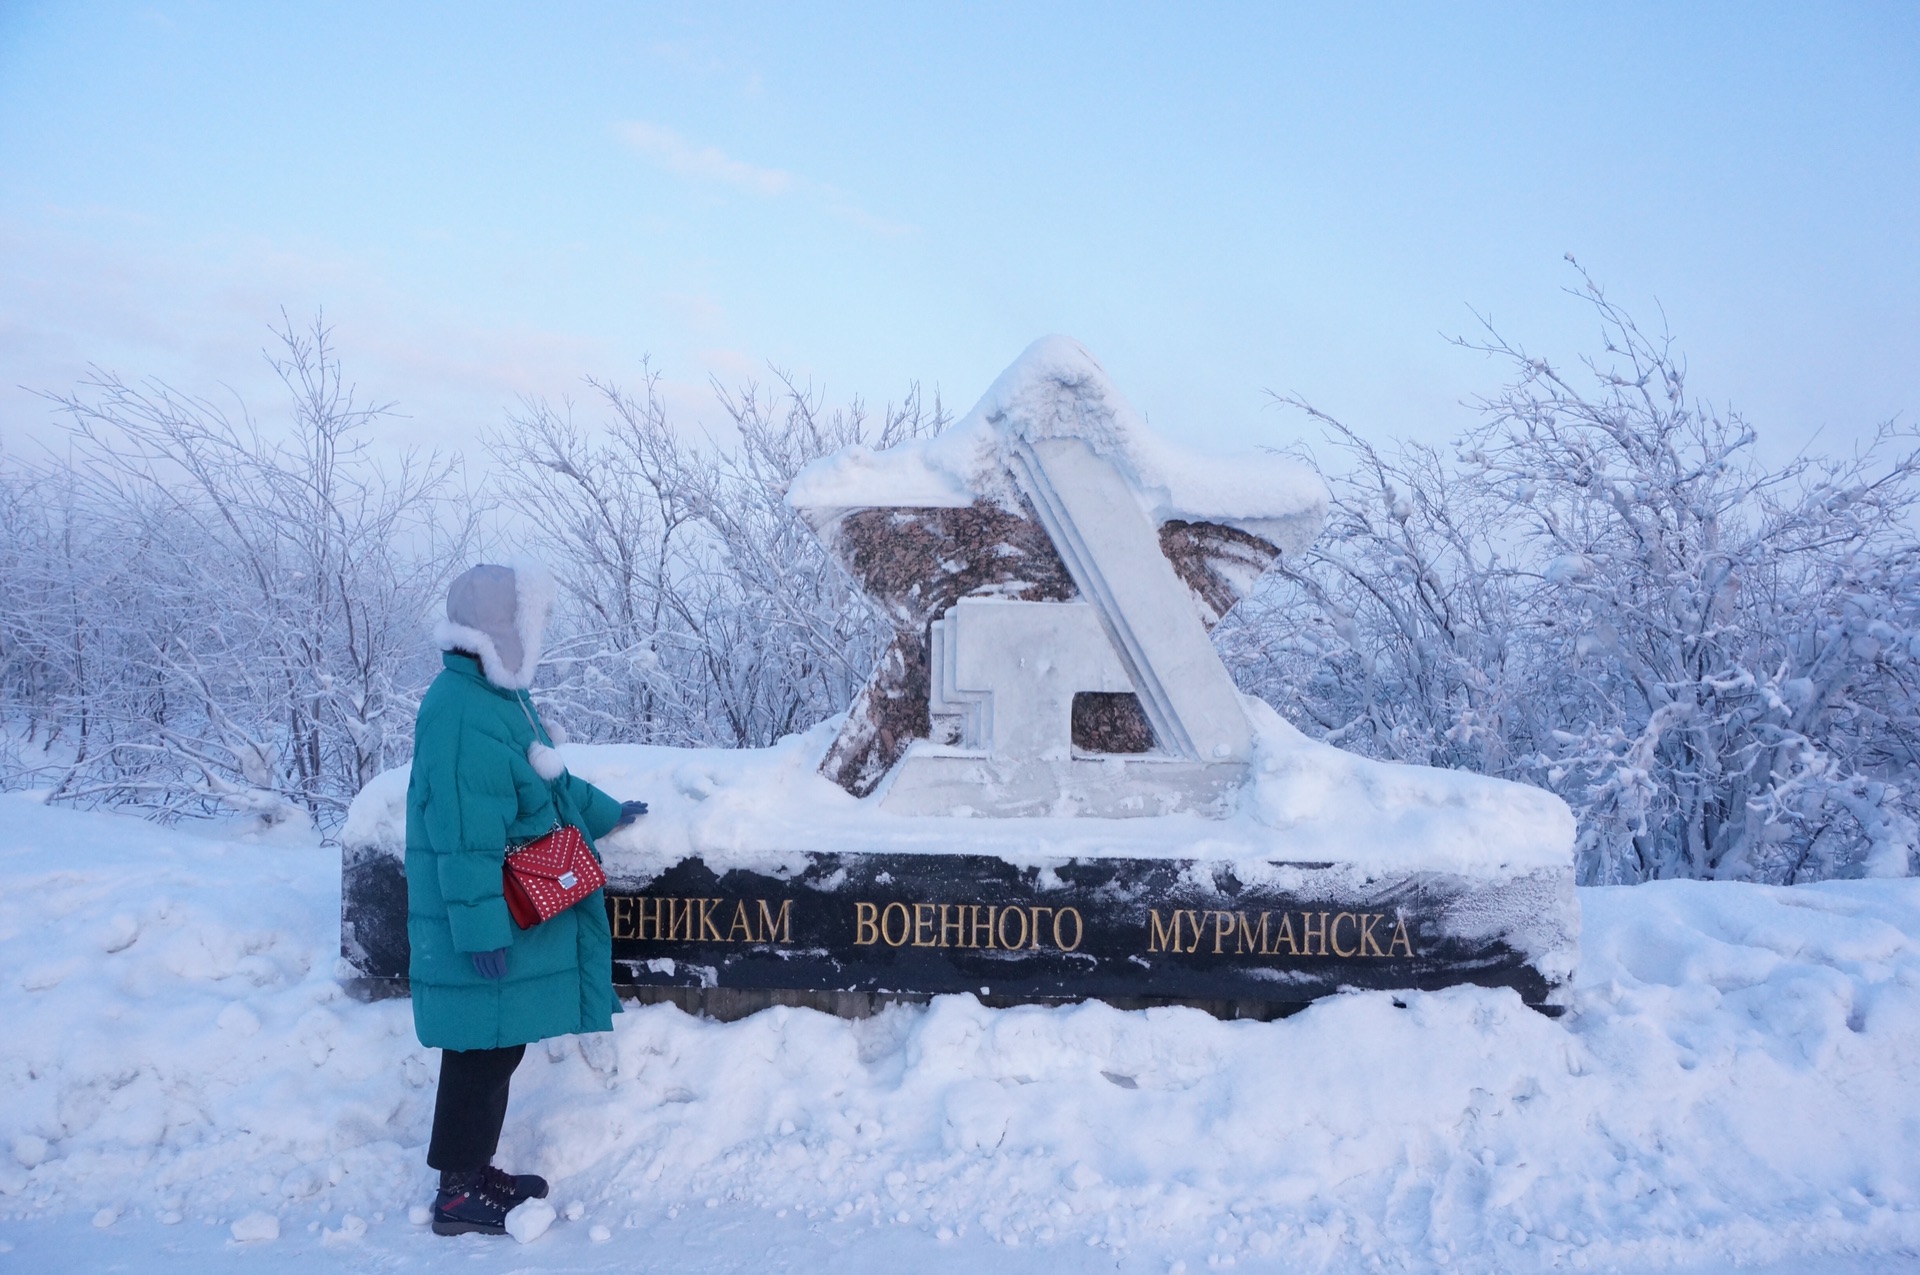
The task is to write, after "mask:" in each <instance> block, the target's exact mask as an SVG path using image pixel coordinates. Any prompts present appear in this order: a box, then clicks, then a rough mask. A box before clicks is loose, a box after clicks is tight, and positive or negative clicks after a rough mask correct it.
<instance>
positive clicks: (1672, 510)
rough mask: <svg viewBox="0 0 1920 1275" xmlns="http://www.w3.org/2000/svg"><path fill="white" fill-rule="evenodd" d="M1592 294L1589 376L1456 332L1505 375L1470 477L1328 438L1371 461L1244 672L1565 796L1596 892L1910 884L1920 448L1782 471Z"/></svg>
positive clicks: (1265, 609)
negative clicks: (1847, 881)
mask: <svg viewBox="0 0 1920 1275" xmlns="http://www.w3.org/2000/svg"><path fill="white" fill-rule="evenodd" d="M1581 280H1582V286H1581V287H1580V289H1579V290H1578V295H1580V296H1582V297H1583V298H1584V299H1585V301H1586V302H1587V304H1589V305H1590V306H1591V307H1592V310H1593V313H1594V314H1595V316H1596V317H1597V318H1598V319H1599V322H1600V325H1601V331H1602V341H1601V352H1600V353H1599V354H1598V355H1597V356H1594V357H1592V358H1588V359H1586V360H1583V362H1582V364H1581V366H1580V370H1579V371H1578V372H1577V373H1571V372H1566V371H1563V370H1562V369H1559V368H1556V367H1554V366H1553V365H1552V364H1550V363H1549V362H1547V361H1546V360H1544V359H1540V358H1537V357H1535V356H1533V355H1531V354H1529V353H1528V352H1527V351H1526V350H1525V349H1524V348H1522V347H1520V346H1518V345H1516V344H1513V343H1511V342H1509V341H1507V340H1506V339H1505V338H1503V337H1501V336H1500V335H1499V334H1498V333H1497V332H1495V331H1493V330H1492V329H1491V328H1488V329H1487V331H1486V332H1485V333H1484V335H1483V336H1482V337H1480V338H1478V339H1475V340H1472V341H1463V342H1462V344H1464V345H1467V346H1468V347H1469V348H1472V349H1476V350H1479V351H1482V352H1485V353H1487V354H1491V355H1494V356H1497V357H1499V358H1501V359H1503V360H1505V361H1506V362H1507V363H1508V364H1509V366H1510V367H1511V368H1512V369H1513V379H1512V381H1511V383H1510V384H1509V385H1508V386H1507V387H1506V388H1505V389H1503V390H1502V391H1501V392H1499V393H1498V394H1495V395H1493V396H1491V397H1488V398H1486V399H1484V400H1483V401H1482V402H1481V403H1480V405H1479V406H1480V409H1481V412H1482V421H1481V423H1480V425H1479V426H1478V427H1477V428H1475V429H1474V430H1472V431H1471V432H1470V433H1469V434H1468V435H1467V436H1466V437H1465V438H1464V439H1463V440H1462V441H1461V442H1460V443H1459V444H1458V447H1457V454H1456V456H1455V457H1454V458H1452V459H1446V458H1443V456H1442V455H1441V454H1440V453H1439V452H1438V451H1436V450H1434V449H1431V448H1424V447H1420V446H1414V445H1403V446H1401V447H1399V448H1397V449H1393V450H1392V451H1391V452H1390V453H1388V454H1385V455H1383V454H1382V453H1380V452H1378V451H1376V450H1375V449H1373V448H1372V447H1370V446H1368V445H1366V444H1365V443H1363V442H1361V441H1360V440H1359V439H1357V438H1356V437H1355V436H1354V435H1353V434H1352V433H1351V432H1350V431H1345V430H1342V429H1339V428H1338V427H1337V426H1336V427H1335V430H1334V436H1335V439H1336V441H1337V442H1338V443H1339V444H1340V446H1341V448H1342V449H1343V450H1344V451H1345V452H1346V454H1347V455H1348V456H1349V457H1351V458H1352V460H1353V462H1354V463H1353V465H1352V468H1351V470H1350V472H1349V473H1347V474H1346V475H1345V476H1342V477H1338V478H1336V479H1335V483H1334V487H1335V497H1336V509H1335V514H1334V517H1333V519H1332V521H1331V523H1330V525H1329V528H1328V532H1327V534H1326V535H1325V536H1324V537H1323V538H1322V541H1321V543H1320V544H1319V545H1318V546H1316V547H1315V549H1314V551H1313V552H1311V553H1310V554H1309V555H1307V556H1306V557H1304V558H1303V559H1302V561H1301V562H1300V563H1298V564H1295V565H1294V566H1292V567H1291V568H1290V569H1289V570H1288V571H1286V572H1285V573H1284V574H1283V575H1282V576H1281V577H1280V578H1279V579H1278V580H1277V581H1276V582H1275V584H1274V587H1273V588H1272V589H1271V590H1269V591H1268V593H1267V594H1266V595H1264V597H1263V599H1262V600H1261V601H1262V602H1263V603H1264V605H1259V606H1255V607H1252V608H1249V609H1248V613H1247V615H1246V616H1245V617H1244V618H1243V619H1242V620H1241V622H1240V625H1239V627H1238V629H1237V630H1236V631H1234V632H1232V633H1231V634H1229V635H1228V640H1229V641H1230V642H1231V643H1232V645H1231V646H1230V647H1229V648H1228V649H1229V650H1230V651H1233V652H1235V653H1236V654H1238V655H1240V657H1241V660H1240V663H1241V675H1242V677H1243V680H1245V681H1246V682H1247V683H1248V684H1249V686H1250V687H1252V688H1254V689H1257V690H1259V691H1260V692H1262V693H1264V694H1267V695H1268V696H1269V697H1270V698H1272V699H1274V701H1275V703H1276V704H1277V705H1278V706H1279V707H1281V708H1282V710H1283V711H1285V712H1288V713H1289V714H1290V715H1291V716H1293V717H1294V719H1295V720H1296V721H1297V722H1299V723H1300V724H1301V725H1302V726H1303V727H1304V728H1306V729H1309V730H1311V731H1313V732H1315V733H1317V734H1320V735H1322V736H1324V737H1326V738H1329V739H1333V740H1336V741H1338V742H1342V743H1345V744H1347V745H1348V746H1350V747H1356V748H1359V749H1361V750H1362V751H1366V752H1370V753H1373V754H1374V755H1378V756H1385V757H1394V758H1399V759H1404V760H1413V761H1427V762H1433V763H1436V764H1442V765H1462V766H1467V767H1470V768H1473V769H1477V770H1481V771H1484V772H1486V773H1490V774H1498V775H1505V776H1509V777H1513V778H1520V779H1531V780H1532V781H1534V782H1540V783H1545V784H1547V785H1548V786H1550V787H1552V788H1554V789H1555V790H1556V791H1558V792H1560V793H1561V794H1562V795H1563V796H1565V797H1566V798H1567V800H1568V802H1569V803H1570V804H1571V805H1572V806H1573V807H1574V809H1575V812H1576V813H1577V814H1578V816H1579V820H1580V834H1579V835H1580V844H1579V852H1580V867H1581V875H1582V879H1584V880H1587V881H1591V882H1613V881H1639V880H1648V879H1653V878H1657V877H1673V876H1683V877H1719V878H1738V879H1755V880H1770V881H1793V880H1802V879H1809V878H1816V877H1823V876H1830V875H1834V874H1836V873H1861V872H1867V873H1902V872H1905V871H1906V870H1907V867H1908V864H1909V860H1910V858H1911V856H1912V855H1913V854H1914V852H1915V850H1916V848H1917V845H1920V837H1916V826H1915V821H1914V817H1913V816H1914V810H1915V807H1914V800H1913V799H1914V795H1915V783H1916V780H1920V773H1916V771H1915V746H1916V742H1920V713H1917V712H1916V699H1915V684H1914V677H1915V669H1914V664H1913V661H1914V659H1915V657H1916V656H1920V630H1917V629H1916V627H1915V621H1916V618H1920V617H1917V616H1916V609H1915V608H1916V603H1917V602H1920V597H1917V595H1916V594H1915V593H1914V586H1915V584H1916V582H1920V577H1917V576H1916V574H1915V561H1916V554H1920V544H1917V542H1916V537H1915V529H1914V525H1913V520H1912V518H1913V512H1914V506H1915V503H1916V501H1920V483H1917V482H1916V477H1917V476H1920V454H1917V453H1916V451H1915V448H1914V438H1913V435H1911V434H1910V433H1906V432H1898V431H1895V430H1893V429H1892V428H1891V427H1889V428H1883V429H1882V430H1881V431H1879V433H1878V435H1877V438H1876V440H1875V443H1874V445H1873V446H1871V447H1869V448H1867V449H1865V450H1864V451H1862V452H1861V453H1860V454H1859V455H1857V456H1855V457H1853V458H1850V459H1847V460H1814V459H1812V458H1807V457H1802V458H1800V459H1797V460H1794V461H1791V462H1789V463H1787V464H1785V465H1782V466H1777V467H1769V466H1767V465H1765V464H1763V463H1762V462H1761V461H1760V460H1759V459H1758V458H1757V457H1756V455H1755V452H1754V434H1753V431H1752V430H1751V429H1750V428H1749V427H1748V426H1747V425H1746V424H1745V422H1744V421H1742V420H1741V419H1740V418H1739V417H1738V416H1737V415H1735V414H1733V413H1730V412H1723V411H1717V410H1715V409H1714V408H1712V407H1711V406H1710V405H1708V404H1705V403H1702V402H1701V401H1699V400H1697V399H1695V398H1694V397H1692V396H1691V395H1690V394H1689V393H1688V390H1687V385H1686V369H1685V366H1684V364H1683V363H1682V362H1681V361H1680V360H1679V358H1678V357H1677V356H1676V354H1675V353H1674V351H1673V348H1672V343H1671V341H1670V339H1669V338H1668V337H1667V336H1665V335H1664V334H1662V335H1657V336H1656V335H1651V334H1649V333H1647V332H1645V331H1643V330H1642V329H1641V328H1640V327H1639V326H1638V325H1637V324H1636V323H1635V321H1634V320H1633V319H1632V317H1631V316H1630V315H1628V314H1626V313H1625V312H1624V311H1622V310H1621V309H1620V308H1619V307H1618V306H1616V305H1615V304H1614V303H1613V302H1611V301H1609V300H1608V299H1607V297H1606V296H1605V294H1604V293H1603V292H1602V290H1601V289H1600V288H1599V287H1598V286H1597V285H1596V284H1595V283H1594V282H1593V280H1592V279H1591V278H1590V277H1588V276H1586V275H1585V274H1584V273H1582V275H1581ZM1323 419H1324V418H1323Z"/></svg>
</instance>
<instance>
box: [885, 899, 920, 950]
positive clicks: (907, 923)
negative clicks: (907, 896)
mask: <svg viewBox="0 0 1920 1275" xmlns="http://www.w3.org/2000/svg"><path fill="white" fill-rule="evenodd" d="M895 908H899V909H900V937H899V938H895V937H893V928H892V927H891V926H889V925H888V924H887V922H889V921H891V920H892V919H893V910H894V909H895ZM880 937H881V938H883V939H885V940H886V941H887V946H888V947H900V946H902V945H903V944H905V943H906V941H907V940H908V939H909V938H911V937H913V917H912V916H911V915H910V914H909V913H908V912H907V905H906V904H904V903H889V904H887V906H886V910H885V911H883V912H881V913H880Z"/></svg>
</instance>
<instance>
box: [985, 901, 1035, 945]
mask: <svg viewBox="0 0 1920 1275" xmlns="http://www.w3.org/2000/svg"><path fill="white" fill-rule="evenodd" d="M1010 916H1017V917H1019V918H1020V937H1019V938H1017V939H1015V940H1014V941H1013V942H1011V943H1009V942H1007V918H1008V917H1010ZM993 932H994V935H995V937H997V938H998V939H999V940H1000V946H1001V947H1004V948H1006V949H1007V950H1008V951H1009V952H1012V951H1015V950H1017V949H1019V948H1023V947H1025V946H1026V945H1027V914H1026V913H1025V912H1022V911H1021V910H1020V909H1019V908H1001V909H1000V923H999V924H998V925H997V926H995V927H994V931H993Z"/></svg>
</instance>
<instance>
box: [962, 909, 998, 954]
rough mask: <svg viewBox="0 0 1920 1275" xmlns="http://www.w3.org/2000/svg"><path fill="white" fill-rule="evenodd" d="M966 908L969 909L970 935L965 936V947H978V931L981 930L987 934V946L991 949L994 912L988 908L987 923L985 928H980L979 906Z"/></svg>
mask: <svg viewBox="0 0 1920 1275" xmlns="http://www.w3.org/2000/svg"><path fill="white" fill-rule="evenodd" d="M968 907H969V908H970V909H971V910H970V911H969V913H968V915H969V916H970V917H971V918H972V933H970V934H968V935H967V946H968V947H979V946H980V931H981V930H982V929H985V930H986V932H987V946H988V947H992V946H993V912H994V910H993V908H991V907H989V908H988V909H987V923H986V925H985V926H982V925H981V924H980V905H979V904H978V903H973V904H969V905H968Z"/></svg>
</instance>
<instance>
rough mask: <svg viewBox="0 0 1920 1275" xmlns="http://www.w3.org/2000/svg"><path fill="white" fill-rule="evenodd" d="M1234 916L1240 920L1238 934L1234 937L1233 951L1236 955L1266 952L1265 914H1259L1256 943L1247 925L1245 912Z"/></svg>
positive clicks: (1250, 928) (1251, 929)
mask: <svg viewBox="0 0 1920 1275" xmlns="http://www.w3.org/2000/svg"><path fill="white" fill-rule="evenodd" d="M1236 915H1237V916H1239V918H1240V931H1239V933H1238V934H1236V935H1235V936H1234V940H1233V950H1234V951H1235V952H1236V953H1239V952H1264V951H1266V950H1267V914H1266V913H1265V912H1262V913H1261V914H1260V937H1259V940H1258V941H1257V942H1256V941H1255V939H1254V936H1253V927H1252V926H1251V925H1248V924H1247V914H1246V913H1245V912H1240V913H1237V914H1236Z"/></svg>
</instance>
